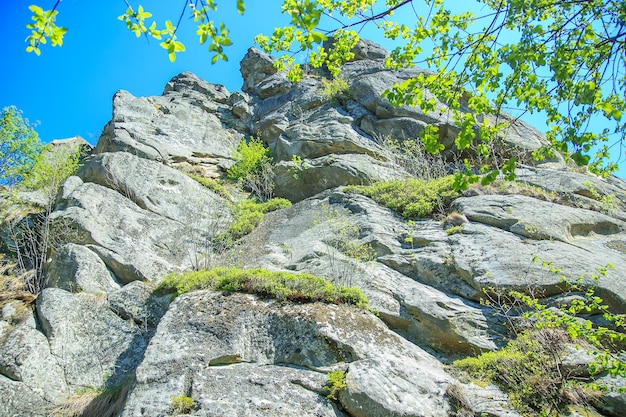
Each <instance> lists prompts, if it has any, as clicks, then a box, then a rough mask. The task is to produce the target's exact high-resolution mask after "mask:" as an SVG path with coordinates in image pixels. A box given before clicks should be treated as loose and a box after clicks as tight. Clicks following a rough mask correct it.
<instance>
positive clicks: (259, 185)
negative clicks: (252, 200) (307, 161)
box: [227, 138, 275, 201]
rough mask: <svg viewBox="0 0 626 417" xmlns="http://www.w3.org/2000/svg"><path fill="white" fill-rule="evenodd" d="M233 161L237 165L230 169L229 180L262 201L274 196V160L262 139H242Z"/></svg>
mask: <svg viewBox="0 0 626 417" xmlns="http://www.w3.org/2000/svg"><path fill="white" fill-rule="evenodd" d="M233 159H234V161H235V163H234V164H233V166H231V167H230V168H229V169H228V173H227V175H228V178H230V179H233V180H237V182H238V183H239V185H240V186H241V188H243V189H244V190H246V191H249V192H251V193H252V194H253V195H254V196H255V197H256V198H258V199H259V200H261V201H267V200H269V199H271V198H272V197H273V196H274V177H275V173H274V159H273V157H272V153H271V152H270V150H269V148H266V147H265V145H264V144H263V142H262V141H261V139H259V138H251V139H250V140H249V141H247V140H245V139H242V140H241V141H240V142H239V145H237V149H236V150H235V152H234V153H233Z"/></svg>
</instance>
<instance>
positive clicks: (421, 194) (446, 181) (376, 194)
mask: <svg viewBox="0 0 626 417" xmlns="http://www.w3.org/2000/svg"><path fill="white" fill-rule="evenodd" d="M453 183H454V178H453V177H451V176H448V177H443V178H436V179H431V180H417V179H408V180H403V181H384V182H378V183H375V184H373V185H350V186H347V187H345V188H344V190H345V191H347V192H356V193H359V194H363V195H366V196H368V197H370V198H372V199H373V200H374V201H376V202H377V203H379V204H382V205H384V206H385V207H387V208H389V209H391V210H393V211H395V212H397V213H399V214H401V215H402V216H403V217H405V218H409V219H410V218H419V217H429V216H432V215H433V214H435V213H439V214H442V213H445V211H446V209H447V207H448V206H449V205H450V203H451V202H452V201H453V200H454V199H455V198H457V197H458V196H459V193H458V192H457V191H455V190H454V188H453Z"/></svg>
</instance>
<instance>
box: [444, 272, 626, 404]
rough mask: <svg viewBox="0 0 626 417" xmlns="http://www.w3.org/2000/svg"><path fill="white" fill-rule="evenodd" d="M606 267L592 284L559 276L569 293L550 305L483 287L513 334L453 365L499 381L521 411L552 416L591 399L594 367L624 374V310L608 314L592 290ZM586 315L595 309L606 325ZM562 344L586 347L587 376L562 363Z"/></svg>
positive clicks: (489, 302) (596, 390)
mask: <svg viewBox="0 0 626 417" xmlns="http://www.w3.org/2000/svg"><path fill="white" fill-rule="evenodd" d="M544 265H545V266H550V265H549V264H546V263H544ZM550 270H551V271H552V272H553V273H555V274H560V270H558V269H557V268H554V267H552V266H550ZM606 271H607V268H600V274H598V275H594V276H592V279H593V281H594V284H593V285H588V284H587V285H584V284H583V281H584V280H583V278H582V277H580V278H579V279H578V280H577V281H576V282H574V283H571V282H569V281H567V280H566V279H565V278H563V285H564V286H565V287H566V288H568V290H569V291H570V292H571V294H572V295H575V296H573V297H570V300H569V301H567V302H564V303H563V304H561V305H560V306H558V307H552V308H550V307H549V306H548V305H546V304H542V303H541V302H540V300H539V299H537V298H536V297H535V296H534V295H528V294H524V293H521V292H519V291H506V292H498V291H495V290H494V289H489V290H486V294H487V301H486V302H485V304H487V305H490V306H493V307H494V308H496V310H497V311H499V312H501V314H502V315H503V316H505V317H506V318H507V320H508V322H509V324H510V325H511V326H512V330H513V331H514V332H515V333H516V338H514V339H513V340H511V341H509V343H508V344H507V345H506V347H504V348H503V349H500V350H499V351H496V352H486V353H483V354H481V355H480V356H478V357H475V358H466V359H463V360H459V361H456V362H454V365H455V366H456V367H458V368H461V369H464V370H466V371H467V372H468V373H469V374H470V375H472V376H473V377H474V378H478V379H480V380H482V381H488V382H494V383H496V384H497V385H499V386H500V387H501V388H502V389H504V390H505V391H507V392H508V394H509V398H510V400H511V403H512V405H513V406H515V408H517V409H518V411H520V413H522V414H523V415H528V416H558V415H560V412H561V411H562V409H563V407H565V406H567V405H568V404H576V403H587V402H588V401H590V400H593V399H594V398H595V397H597V396H598V393H599V390H600V388H601V387H599V386H598V385H597V384H596V383H595V382H594V380H593V377H594V376H595V375H597V374H598V373H599V372H607V373H608V374H610V375H611V376H621V377H623V376H626V363H625V362H624V356H623V355H624V350H623V347H624V342H626V333H625V331H626V315H624V314H614V313H611V312H610V311H609V306H608V305H607V304H606V303H605V302H604V300H603V299H602V298H601V297H599V296H598V295H597V293H596V288H597V281H598V279H599V278H600V277H601V276H604V275H606ZM494 294H495V295H494ZM515 309H523V310H524V311H525V312H524V313H523V314H522V315H521V319H520V318H512V317H510V314H511V311H514V310H515ZM592 314H596V315H597V314H601V315H602V318H603V320H604V322H605V323H606V324H607V325H606V326H605V325H599V324H597V321H596V322H594V321H593V320H592V318H591V317H590V315H592ZM568 345H569V346H576V347H577V348H578V349H586V350H587V351H588V353H590V358H593V359H592V360H590V363H589V370H588V376H587V377H585V376H584V375H583V376H581V375H580V374H576V373H570V372H568V371H567V370H566V369H564V367H563V366H562V365H563V360H564V357H565V355H566V354H567V349H566V347H567V346H568Z"/></svg>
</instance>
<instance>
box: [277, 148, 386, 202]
mask: <svg viewBox="0 0 626 417" xmlns="http://www.w3.org/2000/svg"><path fill="white" fill-rule="evenodd" d="M275 173H276V177H275V179H274V181H275V189H274V193H275V194H276V196H277V197H283V198H287V199H289V200H291V201H301V200H303V199H305V198H307V197H311V196H314V195H316V194H318V193H320V192H322V191H324V190H327V189H329V188H333V187H337V186H341V185H350V184H357V185H368V184H371V183H372V182H374V181H376V180H378V181H384V180H390V179H395V178H397V177H398V172H397V171H396V169H394V167H393V165H391V164H388V163H385V162H382V161H379V160H377V159H375V158H372V157H371V156H369V155H363V154H343V155H341V154H338V155H328V156H322V157H319V158H315V159H307V160H305V161H303V162H302V164H296V163H294V162H293V161H284V162H280V163H278V164H277V165H276V167H275Z"/></svg>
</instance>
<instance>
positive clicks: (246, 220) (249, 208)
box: [215, 198, 291, 247]
mask: <svg viewBox="0 0 626 417" xmlns="http://www.w3.org/2000/svg"><path fill="white" fill-rule="evenodd" d="M290 206H291V202H290V201H289V200H286V199H284V198H273V199H271V200H268V201H265V202H263V203H260V202H258V201H256V200H251V199H249V200H244V201H242V202H240V203H237V204H234V205H232V206H231V210H232V213H233V216H234V217H235V219H234V221H233V222H232V223H231V224H230V226H229V227H228V229H227V230H226V231H225V232H224V233H220V234H219V235H217V236H216V237H215V239H216V241H218V242H221V243H222V245H223V246H224V247H230V246H232V245H234V243H235V242H236V241H237V240H239V239H241V238H242V237H244V236H245V235H247V234H249V233H250V232H252V231H253V230H254V229H255V228H256V227H257V226H258V225H259V223H261V220H263V214H264V213H269V212H270V211H275V210H279V209H282V208H287V207H290Z"/></svg>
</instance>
